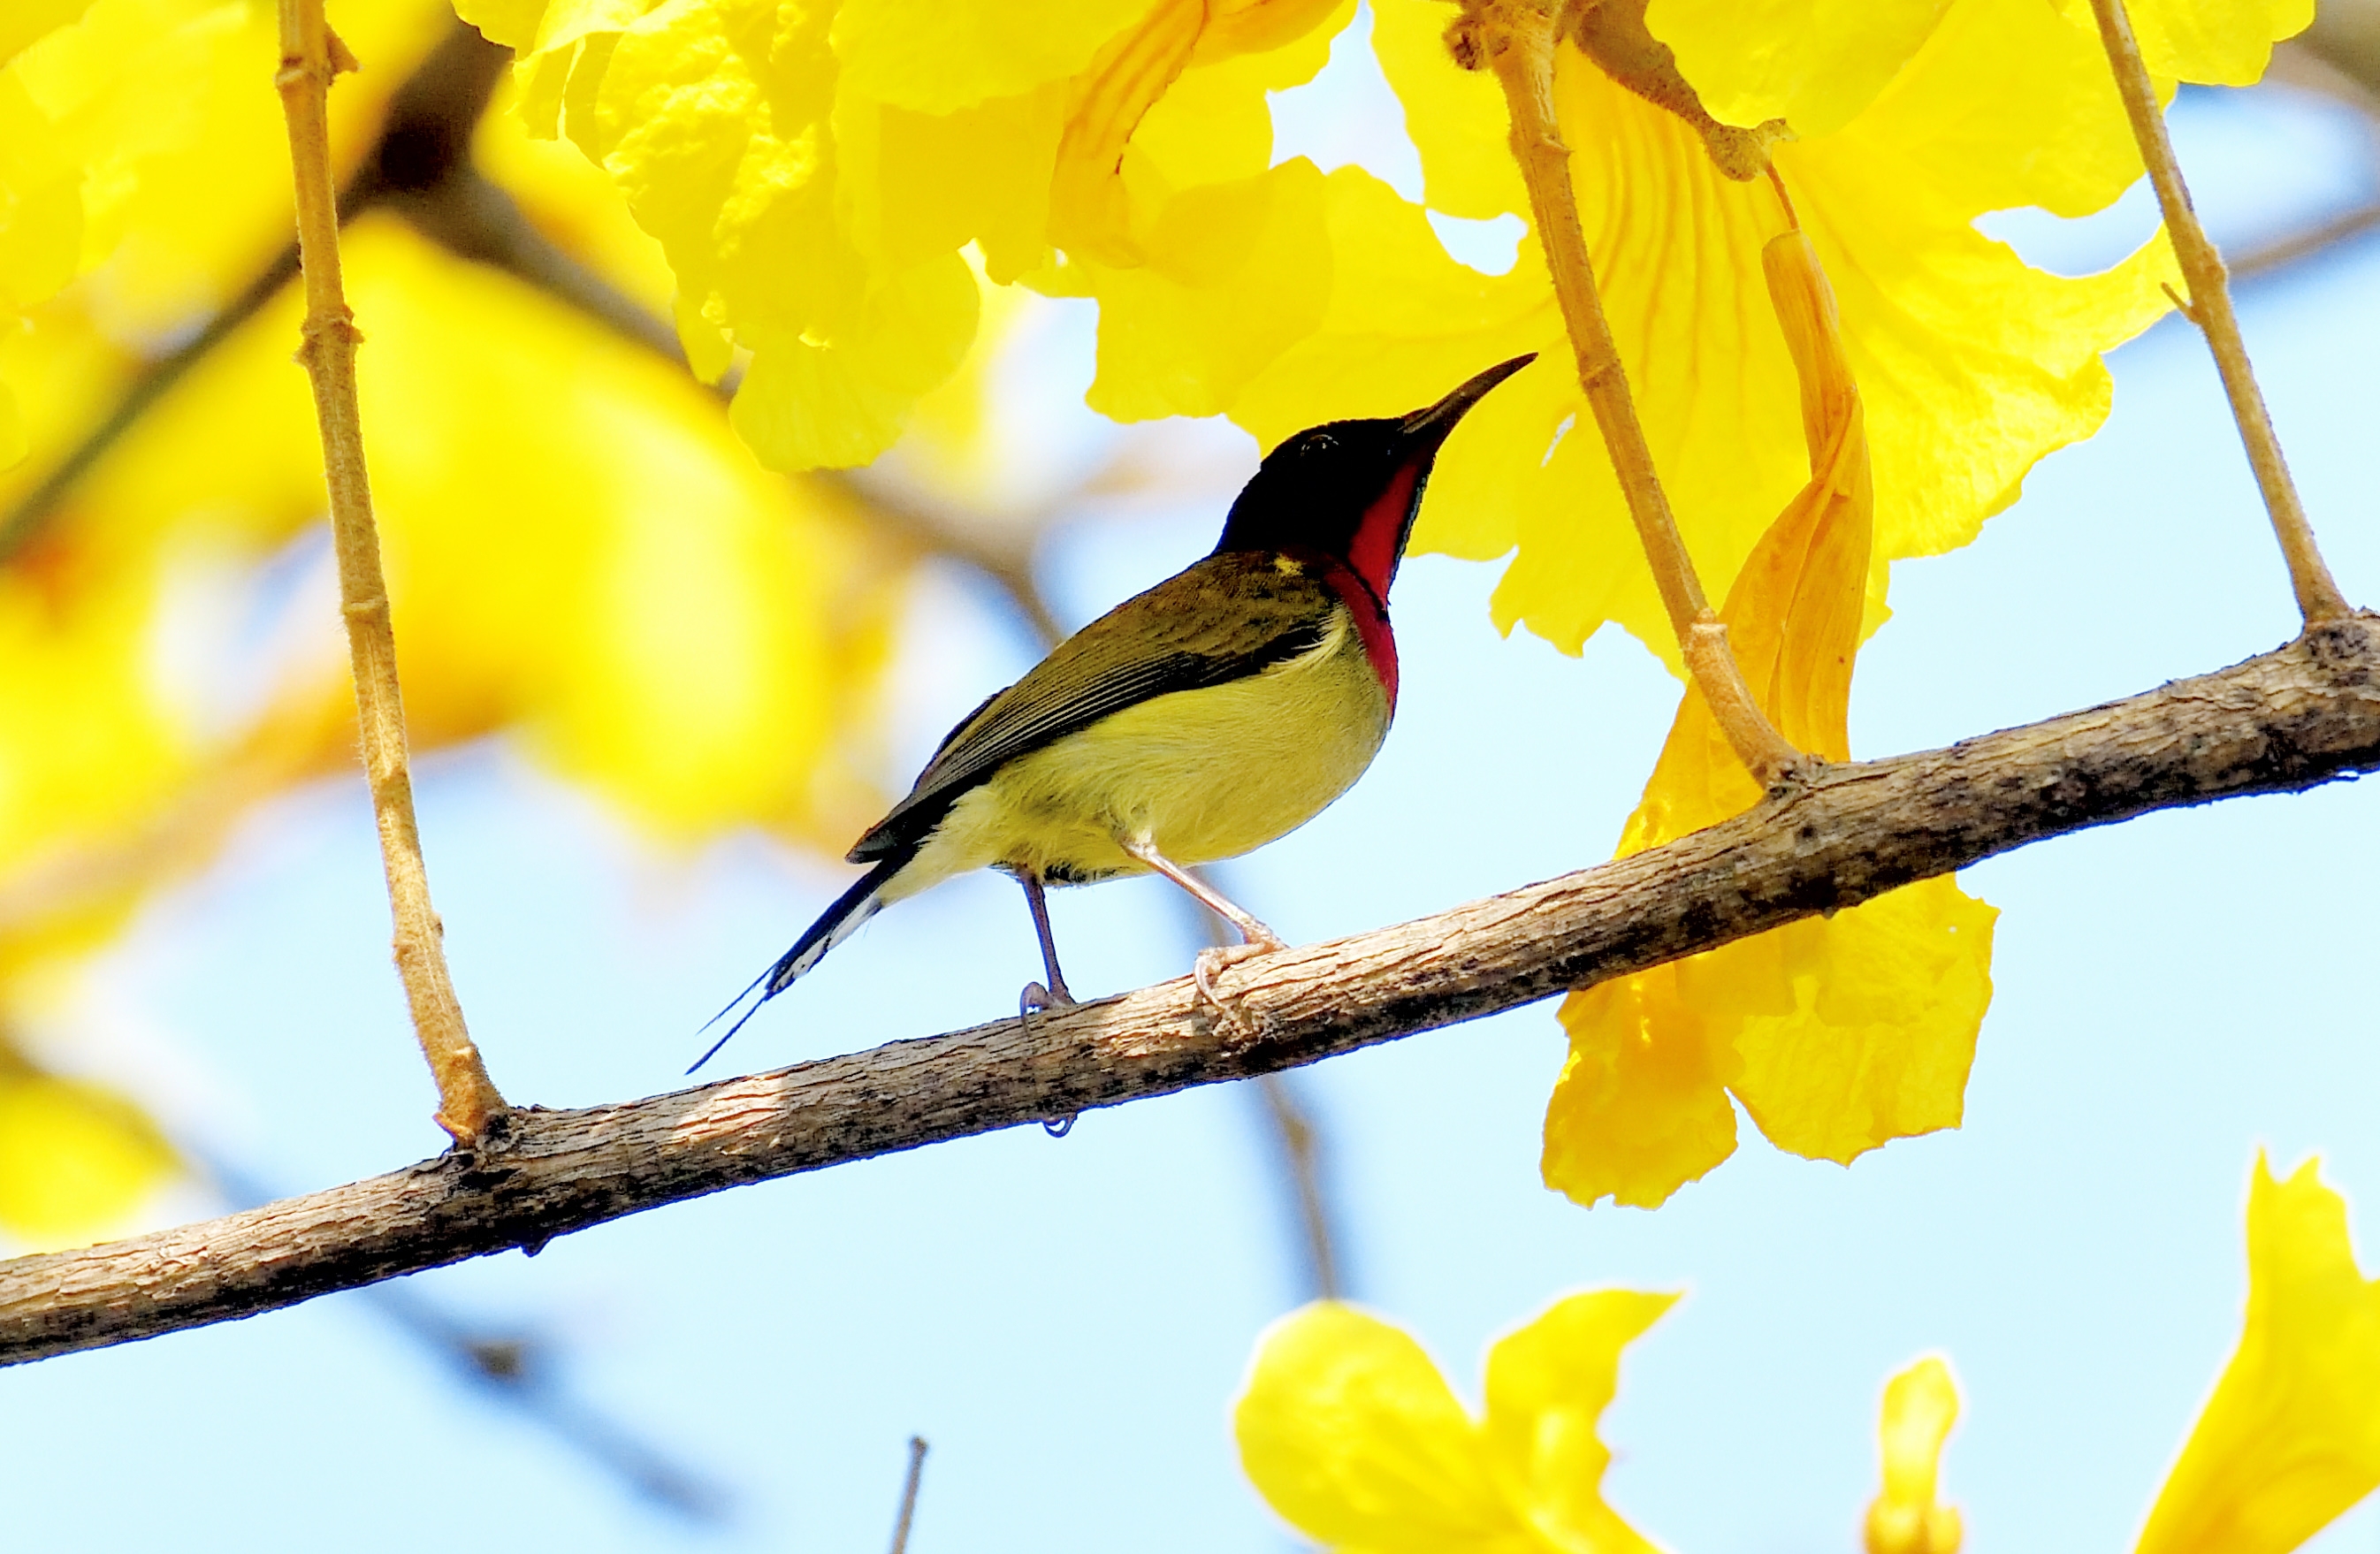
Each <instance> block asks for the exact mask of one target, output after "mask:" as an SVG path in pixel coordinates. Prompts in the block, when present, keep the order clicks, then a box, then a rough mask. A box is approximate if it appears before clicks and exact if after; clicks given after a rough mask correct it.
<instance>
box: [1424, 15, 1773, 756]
mask: <svg viewBox="0 0 2380 1554" xmlns="http://www.w3.org/2000/svg"><path fill="white" fill-rule="evenodd" d="M1556 32H1557V27H1556V21H1555V18H1554V16H1553V15H1552V13H1551V12H1550V11H1549V10H1548V8H1547V6H1546V5H1544V4H1542V3H1540V0H1467V3H1466V5H1465V6H1464V9H1463V16H1462V18H1460V19H1459V20H1457V21H1456V23H1455V24H1454V27H1453V29H1452V30H1451V31H1450V32H1449V34H1448V42H1449V44H1450V46H1451V49H1452V51H1453V54H1454V57H1455V62H1456V63H1457V64H1458V65H1461V66H1462V67H1464V68H1465V69H1482V68H1485V69H1488V70H1491V71H1493V72H1494V73H1495V76H1496V79H1497V80H1498V82H1499V83H1500V84H1501V86H1502V87H1503V89H1504V100H1505V103H1506V106H1507V107H1508V109H1509V110H1510V112H1511V115H1512V156H1513V159H1514V160H1515V161H1516V162H1518V163H1519V164H1520V168H1521V176H1522V180H1523V182H1524V184H1525V185H1526V186H1527V188H1528V191H1529V208H1530V211H1531V212H1532V214H1533V215H1534V216H1535V218H1536V229H1537V236H1538V240H1539V242H1540V243H1542V244H1543V245H1544V249H1545V256H1546V267H1547V269H1548V272H1549V273H1550V274H1551V275H1552V277H1553V286H1554V295H1555V297H1556V298H1557V299H1558V300H1559V301H1560V304H1561V312H1562V322H1563V324H1564V325H1565V326H1566V327H1567V329H1568V331H1569V334H1570V338H1571V346H1572V349H1573V351H1574V352H1575V353H1576V355H1577V358H1578V382H1579V387H1580V389H1581V391H1582V392H1584V393H1585V395H1586V402H1587V404H1588V406H1589V407H1591V408H1592V409H1593V410H1594V412H1595V421H1596V425H1597V427H1598V428H1599V429H1600V430H1601V431H1602V433H1603V443H1604V446H1605V447H1606V448H1607V449H1608V450H1609V452H1610V455H1611V467H1612V469H1613V472H1614V473H1615V474H1616V475H1617V476H1618V477H1619V480H1620V489H1621V492H1622V494H1623V495H1624V496H1625V497H1626V499H1627V502H1628V514H1629V516H1630V517H1631V518H1632V519H1633V520H1634V522H1635V525H1636V534H1637V538H1638V540H1640V541H1641V542H1642V543H1643V545H1644V547H1645V562H1646V563H1647V565H1650V566H1651V567H1652V569H1653V581H1654V583H1655V585H1656V586H1657V587H1658V589H1660V594H1661V605H1662V608H1663V610H1664V611H1666V612H1667V613H1668V614H1669V617H1670V628H1671V629H1672V630H1673V631H1675V632H1676V633H1677V637H1678V645H1679V648H1680V649H1681V650H1682V652H1683V655H1684V657H1685V662H1686V670H1687V672H1688V673H1689V674H1692V675H1693V676H1694V684H1695V685H1696V686H1699V687H1700V688H1701V690H1702V693H1703V695H1704V697H1705V698H1706V699H1707V700H1708V701H1709V703H1710V707H1711V711H1712V713H1713V715H1714V716H1715V717H1716V718H1717V720H1718V725H1719V727H1720V729H1721V730H1722V731H1723V732H1724V733H1725V734H1726V735H1727V740H1728V743H1729V745H1730V747H1733V749H1734V751H1735V753H1736V756H1737V757H1738V759H1741V760H1742V761H1743V764H1744V767H1745V768H1746V770H1748V771H1750V772H1751V773H1752V775H1753V777H1754V778H1755V780H1756V781H1757V782H1758V783H1760V785H1761V786H1762V787H1764V788H1766V787H1768V786H1771V785H1773V784H1774V783H1778V782H1779V781H1780V780H1782V779H1783V778H1784V777H1785V776H1786V775H1787V774H1788V773H1789V772H1791V771H1792V770H1793V769H1794V768H1796V767H1797V766H1799V765H1802V764H1803V762H1804V760H1805V758H1804V757H1803V753H1802V752H1801V751H1800V750H1798V749H1796V748H1794V747H1793V746H1792V745H1791V743H1789V742H1788V741H1787V740H1786V738H1785V737H1784V735H1780V734H1779V733H1778V732H1777V729H1776V726H1775V725H1774V724H1772V723H1771V722H1769V721H1768V719H1767V715H1766V714H1764V713H1763V712H1762V711H1761V710H1760V706H1759V703H1758V702H1756V701H1755V700H1754V698H1753V695H1752V691H1751V689H1750V687H1748V686H1746V685H1745V684H1744V681H1743V671H1742V670H1741V669H1739V668H1738V667H1737V664H1736V661H1735V654H1734V652H1733V650H1731V649H1730V647H1729V645H1728V637H1727V625H1726V623H1724V622H1722V621H1721V620H1720V619H1719V618H1718V612H1717V611H1715V610H1713V609H1712V608H1711V605H1710V601H1709V598H1708V596H1706V594H1705V593H1704V591H1703V586H1702V579H1701V578H1700V577H1698V576H1697V575H1696V573H1695V571H1694V557H1693V556H1691V555H1690V554H1688V553H1687V551H1686V545H1685V540H1683V539H1682V538H1681V537H1680V535H1679V533H1678V524H1677V519H1676V518H1675V517H1674V516H1672V515H1671V513H1670V499H1669V497H1668V495H1667V494H1666V493H1665V492H1663V491H1662V490H1661V481H1660V476H1659V474H1658V471H1657V470H1656V469H1655V467H1654V465H1653V450H1652V447H1651V444H1650V443H1647V442H1646V440H1645V427H1644V423H1643V422H1642V421H1640V420H1639V419H1637V415H1636V407H1635V402H1634V400H1633V397H1632V396H1631V395H1630V394H1629V390H1628V374H1627V371H1626V369H1625V368H1624V367H1623V366H1622V365H1621V360H1620V348H1619V346H1618V345H1617V344H1615V343H1614V341H1613V339H1612V336H1611V325H1610V323H1609V321H1608V320H1607V319H1606V318H1605V317H1604V312H1603V301H1602V297H1601V296H1600V294H1599V293H1598V292H1597V288H1596V284H1595V270H1594V266H1593V264H1592V263H1591V261H1589V259H1588V256H1587V251H1586V235H1585V230H1584V229H1583V228H1582V226H1581V225H1580V223H1579V216H1578V196H1577V193H1576V191H1574V190H1573V188H1571V182H1570V148H1569V147H1568V146H1566V145H1564V144H1563V143H1562V140H1561V134H1560V127H1559V126H1558V124H1557V122H1556V120H1555V115H1554V105H1553V83H1554V44H1555V41H1556Z"/></svg>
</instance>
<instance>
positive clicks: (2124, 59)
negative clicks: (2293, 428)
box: [2091, 0, 2350, 625]
mask: <svg viewBox="0 0 2380 1554" xmlns="http://www.w3.org/2000/svg"><path fill="white" fill-rule="evenodd" d="M2091 9H2092V11H2093V12H2094V13H2095V15H2096V16H2097V17H2098V18H2099V41H2100V42H2102V43H2104V44H2105V45H2106V46H2107V63H2108V64H2109V66H2110V67H2113V68H2114V71H2115V75H2116V90H2117V91H2118V92H2119V94H2120V95H2121V96H2122V98H2123V100H2124V113H2125V115H2126V116H2128V117H2129V118H2130V119H2131V121H2132V139H2133V140H2136V141H2138V142H2139V144H2140V148H2141V160H2142V161H2143V162H2144V163H2146V164H2148V170H2149V181H2150V183H2152V184H2154V185H2155V187H2156V195H2157V203H2158V204H2159V205H2161V206H2162V207H2164V210H2165V225H2166V231H2167V233H2168V236H2169V237H2171V238H2172V239H2173V251H2174V255H2175V257H2176V258H2178V259H2179V260H2180V261H2181V275H2182V280H2183V282H2184V283H2185V284H2186V285H2188V286H2189V287H2190V301H2189V303H2188V304H2187V305H2186V306H2185V307H2184V308H2183V312H2185V313H2187V314H2188V315H2189V317H2190V321H2191V322H2192V323H2194V324H2196V325H2198V327H2199V331H2200V333H2202V334H2204V335H2205V336H2206V344H2207V346H2208V347H2209V348H2210V349H2212V350H2213V351H2214V353H2215V367H2216V371H2218V372H2220V373H2221V374H2222V375H2223V392H2224V394H2225V395H2228V397H2229V398H2230V401H2231V419H2233V420H2234V421H2237V422H2238V423H2239V426H2240V442H2241V443H2244V444H2245V445H2246V447H2247V450H2248V464H2249V467H2251V468H2253V470H2254V471H2255V472H2256V486H2257V489H2258V490H2259V491H2261V492H2264V497H2265V511H2266V512H2267V513H2269V514H2271V515H2272V518H2273V533H2274V535H2275V536H2276V537H2277V539H2278V540H2280V542H2281V557H2282V559H2283V560H2284V561H2286V562H2287V563H2288V564H2289V585H2290V587H2292V588H2293V589H2296V590H2297V596H2298V610H2299V613H2301V614H2302V615H2303V616H2304V617H2305V620H2306V624H2307V625H2314V624H2316V623H2318V622H2322V621H2335V620H2338V619H2340V618H2342V617H2343V616H2345V615H2347V614H2348V613H2350V607H2349V605H2348V602H2347V598H2346V596H2345V595H2344V594H2341V593H2340V592H2339V591H2338V583H2337V582H2336V581H2335V580H2333V578H2332V577H2331V575H2330V568H2329V567H2328V566H2326V565H2324V563H2323V559H2322V552H2321V550H2320V549H2319V548H2317V547H2316V546H2315V544H2314V540H2313V525H2311V524H2309V523H2308V522H2307V521H2306V516H2305V506H2304V504H2302V503H2301V502H2300V501H2299V500H2298V488H2297V483H2296V482H2295V481H2293V480H2290V479H2289V465H2288V463H2287V461H2285V460H2284V459H2283V458H2282V457H2281V442H2280V439H2279V438H2278V437H2277V436H2275V435H2274V432H2273V418H2272V416H2271V414H2270V412H2268V411H2267V410H2266V409H2265V395H2264V391H2263V390H2261V389H2259V388H2258V387H2257V386H2256V373H2255V370H2254V369H2253V367H2251V366H2250V365H2249V364H2248V346H2247V343H2246V342H2245V341H2243V340H2242V339H2241V338H2240V320H2239V317H2238V315H2236V314H2235V313H2234V312H2233V311H2232V310H2231V288H2230V285H2229V284H2228V275H2227V274H2226V273H2225V271H2224V268H2223V256H2222V255H2221V254H2219V253H2217V252H2216V249H2215V245H2214V244H2213V243H2212V242H2210V241H2208V239H2207V237H2206V229H2205V228H2204V226H2202V225H2199V222H2198V212H2196V211H2194V210H2192V208H2191V203H2190V188H2189V186H2188V185H2187V184H2185V183H2183V182H2182V179H2181V164H2180V163H2179V162H2178V161H2176V160H2175V159H2174V154H2173V141H2172V140H2171V138H2170V137H2168V135H2167V134H2166V127H2165V114H2164V112H2163V111H2162V110H2160V109H2159V108H2158V106H2157V100H2156V89H2155V87H2154V86H2153V85H2151V84H2150V81H2149V71H2148V67H2147V66H2146V65H2145V64H2143V63H2142V60H2141V50H2140V45H2139V43H2138V42H2135V41H2134V39H2133V37H2132V24H2131V18H2129V17H2127V16H2126V15H2125V14H2124V4H2123V0H2091Z"/></svg>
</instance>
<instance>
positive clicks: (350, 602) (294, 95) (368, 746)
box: [275, 0, 507, 1145]
mask: <svg viewBox="0 0 2380 1554" xmlns="http://www.w3.org/2000/svg"><path fill="white" fill-rule="evenodd" d="M354 67H355V61H354V59H353V58H352V57H350V56H349V55H348V54H347V51H346V45H345V44H343V43H341V42H339V41H338V39H337V38H336V37H334V35H333V34H332V32H331V30H330V27H329V25H328V24H327V23H326V22H324V20H323V19H322V0H281V69H280V72H279V74H278V75H277V76H276V77H275V84H276V85H277V86H278V87H279V89H280V91H281V105H282V111H283V113H284V115H285V116H286V118H287V120H288V125H289V161H290V166H291V169H292V172H293V174H294V176H295V180H296V188H297V248H298V255H299V259H300V262H301V267H302V273H303V274H304V276H305V281H306V322H305V324H304V327H303V329H302V331H301V334H300V339H301V342H302V343H301V344H300V346H298V352H297V355H298V359H299V360H300V361H301V362H303V363H304V364H305V368H306V375H307V377H308V379H309V380H310V382H311V383H312V385H313V390H314V415H315V420H316V423H317V425H318V426H319V428H320V430H321V432H322V469H323V478H324V480H325V482H326V484H327V485H328V487H329V492H330V504H331V531H332V537H333V541H334V546H335V548H336V551H337V553H338V562H339V599H340V604H341V613H343V614H344V615H345V616H346V624H347V650H348V655H349V658H350V661H351V662H352V664H353V667H354V671H355V680H356V714H357V720H358V724H359V728H360V733H361V736H362V745H363V758H364V771H365V775H366V777H367V779H368V780H369V782H370V787H371V800H372V815H373V818H374V819H375V820H376V821H377V822H378V824H379V827H380V845H381V859H382V862H383V864H384V865H385V866H386V868H387V873H388V899H389V910H390V915H391V916H392V917H393V918H394V919H395V949H396V969H397V974H398V975H399V976H400V977H403V978H404V982H405V994H406V999H407V1002H408V1003H410V1004H411V1005H412V1011H413V1028H414V1033H415V1035H417V1036H418V1037H419V1038H420V1040H421V1050H422V1055H423V1056H424V1057H426V1058H428V1059H429V1061H430V1071H431V1074H432V1075H433V1076H434V1077H435V1078H436V1080H437V1082H438V1113H437V1118H438V1124H439V1125H440V1126H441V1127H443V1128H444V1129H445V1130H446V1131H447V1133H448V1134H450V1135H453V1136H454V1138H455V1142H456V1143H458V1144H467V1145H468V1144H470V1143H473V1142H475V1141H477V1140H478V1139H480V1137H482V1136H483V1135H485V1134H486V1133H487V1132H488V1130H489V1127H490V1125H491V1124H492V1123H494V1122H495V1121H496V1120H497V1119H499V1118H501V1117H503V1116H504V1114H505V1111H506V1110H507V1109H506V1107H505V1105H504V1097H503V1096H501V1095H499V1094H497V1093H496V1087H495V1085H494V1084H493V1083H492V1081H490V1079H489V1078H488V1072H487V1070H486V1068H485V1067H483V1066H482V1065H481V1064H480V1053H479V1049H478V1048H476V1047H474V1046H472V1044H471V1037H470V1033H469V1032H468V1030H466V1029H465V1028H464V1025H463V1010H462V1005H461V1004H460V1003H459V1002H457V1001H456V1000H455V987H454V983H453V981H452V979H451V978H450V977H448V975H447V972H446V954H445V950H444V948H443V945H442V944H441V942H440V937H441V934H442V931H443V930H442V929H441V928H440V926H439V922H438V914H437V912H436V911H435V910H434V909H433V908H432V907H431V903H430V876H429V872H428V870H427V869H426V868H424V867H423V865H422V861H421V837H420V833H419V830H418V829H417V827H416V825H415V822H414V817H413V779H412V775H411V773H410V772H409V771H407V760H406V747H405V704H404V701H403V698H401V697H400V695H399V694H398V689H397V680H396V638H395V634H394V632H393V631H392V630H391V629H390V626H389V613H388V587H387V583H386V580H385V579H384V578H383V576H382V573H381V565H380V536H379V534H378V532H377V531H376V530H375V529H374V528H373V527H372V512H371V489H370V484H369V482H368V481H367V480H366V477H365V473H364V441H363V421H362V416H361V412H360V410H359V409H358V406H357V400H356V343H357V341H358V339H359V338H360V336H359V335H358V333H357V330H356V326H355V318H354V315H353V314H352V313H350V312H349V311H348V310H347V304H346V297H345V295H344V289H343V287H342V285H341V282H340V274H339V211H338V200H337V197H336V195H335V194H334V191H333V186H332V182H331V138H330V123H329V119H330V115H329V99H330V89H331V78H332V76H333V75H334V73H336V72H337V71H338V70H340V69H353V68H354Z"/></svg>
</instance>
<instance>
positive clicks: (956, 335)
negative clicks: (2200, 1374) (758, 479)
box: [734, 253, 979, 469]
mask: <svg viewBox="0 0 2380 1554" xmlns="http://www.w3.org/2000/svg"><path fill="white" fill-rule="evenodd" d="M978 298H979V291H978V288H977V283H976V278H975V275H974V273H973V272H971V271H969V270H968V269H967V266H966V261H965V260H963V259H961V258H960V257H959V256H958V255H957V254H955V253H944V254H941V256H939V257H938V258H935V259H933V260H929V261H927V262H926V263H924V264H920V265H918V266H917V267H916V268H915V269H912V270H908V271H905V272H903V273H899V274H895V275H892V276H889V277H887V278H886V279H885V280H884V281H882V282H881V283H880V285H877V286H875V287H873V288H871V290H870V292H869V295H868V303H867V309H866V311H865V312H864V313H863V314H862V315H861V316H860V317H859V318H858V319H857V320H856V321H855V326H854V327H851V328H849V329H847V330H844V331H842V332H839V333H838V334H835V335H832V336H830V337H828V338H826V339H823V340H820V341H819V342H817V343H815V344H813V343H812V342H811V341H809V340H806V339H799V338H795V339H791V340H785V341H783V342H781V343H778V344H776V345H774V346H771V347H769V348H764V349H757V350H756V351H755V352H754V354H753V358H752V365H751V366H750V368H749V369H747V370H746V372H745V374H744V382H743V383H742V384H741V385H740V386H739V387H738V388H737V390H736V394H735V408H734V420H735V431H736V432H737V433H738V435H740V436H741V437H742V438H743V439H744V441H745V442H746V443H748V444H750V446H751V449H752V451H753V452H754V453H756V454H758V455H759V456H760V460H761V462H762V463H764V464H768V465H771V466H772V467H776V468H779V469H816V468H820V467H830V468H847V467H851V466H853V465H860V464H866V463H868V461H869V460H870V459H872V458H874V457H875V456H876V455H878V454H880V453H882V452H883V451H884V450H885V449H887V448H889V447H891V446H892V444H893V443H894V442H895V441H897V440H898V439H899V437H900V435H901V428H902V427H903V426H904V425H905V423H906V422H907V419H908V416H909V408H910V407H911V406H913V405H915V404H916V403H917V396H918V395H921V394H924V393H925V392H926V391H927V390H929V389H930V388H932V387H934V386H935V385H936V384H937V383H940V382H941V381H942V380H943V379H944V378H946V377H948V376H949V375H950V374H951V373H952V372H953V371H954V370H957V367H958V364H959V363H960V361H962V360H963V359H965V356H966V349H967V345H968V343H969V342H970V341H971V340H973V339H974V338H975V325H976V315H977V303H978Z"/></svg>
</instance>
